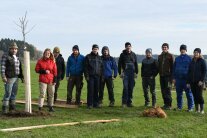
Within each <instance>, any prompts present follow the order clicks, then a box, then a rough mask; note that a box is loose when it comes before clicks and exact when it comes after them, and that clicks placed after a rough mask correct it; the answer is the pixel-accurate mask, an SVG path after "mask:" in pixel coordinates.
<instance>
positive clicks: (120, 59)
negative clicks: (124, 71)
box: [118, 54, 122, 75]
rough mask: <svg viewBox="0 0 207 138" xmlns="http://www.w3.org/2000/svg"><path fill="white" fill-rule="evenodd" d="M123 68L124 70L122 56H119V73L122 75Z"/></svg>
mask: <svg viewBox="0 0 207 138" xmlns="http://www.w3.org/2000/svg"><path fill="white" fill-rule="evenodd" d="M121 68H122V54H120V56H119V61H118V73H119V75H121Z"/></svg>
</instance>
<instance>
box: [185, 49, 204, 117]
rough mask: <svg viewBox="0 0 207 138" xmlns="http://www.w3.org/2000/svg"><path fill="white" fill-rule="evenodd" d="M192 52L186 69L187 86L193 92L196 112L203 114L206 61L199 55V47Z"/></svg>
mask: <svg viewBox="0 0 207 138" xmlns="http://www.w3.org/2000/svg"><path fill="white" fill-rule="evenodd" d="M193 54H194V56H193V59H192V61H191V63H190V66H189V71H188V79H187V87H188V88H191V90H192V92H193V97H194V103H195V109H196V112H200V113H201V114H204V98H203V83H204V81H205V75H206V61H205V60H204V59H203V57H202V55H201V49H200V48H196V49H195V50H194V53H193Z"/></svg>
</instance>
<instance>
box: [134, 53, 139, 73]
mask: <svg viewBox="0 0 207 138" xmlns="http://www.w3.org/2000/svg"><path fill="white" fill-rule="evenodd" d="M134 58H135V63H134V66H135V73H136V74H138V72H139V69H138V63H137V56H136V54H134Z"/></svg>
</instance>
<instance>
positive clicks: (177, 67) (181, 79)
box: [173, 44, 194, 112]
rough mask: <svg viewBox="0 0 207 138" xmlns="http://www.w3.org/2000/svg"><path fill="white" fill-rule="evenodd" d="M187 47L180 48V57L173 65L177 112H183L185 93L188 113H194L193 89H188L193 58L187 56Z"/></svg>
mask: <svg viewBox="0 0 207 138" xmlns="http://www.w3.org/2000/svg"><path fill="white" fill-rule="evenodd" d="M186 52H187V46H186V45H184V44H182V45H181V46H180V55H179V56H178V57H176V58H175V62H174V65H173V84H174V86H175V87H176V94H177V108H175V110H179V111H180V110H182V108H183V91H185V93H186V97H187V103H188V104H187V106H188V110H187V111H188V112H191V111H193V106H194V101H193V94H192V91H191V89H189V88H187V87H186V86H187V85H186V81H187V78H188V71H189V65H190V63H191V60H192V59H191V57H190V56H188V55H187V53H186Z"/></svg>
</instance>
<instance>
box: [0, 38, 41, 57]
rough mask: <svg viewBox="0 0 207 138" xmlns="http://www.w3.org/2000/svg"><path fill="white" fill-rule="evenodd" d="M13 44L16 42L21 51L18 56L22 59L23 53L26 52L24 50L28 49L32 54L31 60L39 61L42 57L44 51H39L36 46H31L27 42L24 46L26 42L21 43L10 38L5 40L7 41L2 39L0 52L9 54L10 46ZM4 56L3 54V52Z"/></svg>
mask: <svg viewBox="0 0 207 138" xmlns="http://www.w3.org/2000/svg"><path fill="white" fill-rule="evenodd" d="M12 42H16V44H17V46H18V48H19V51H18V56H19V57H20V58H22V57H23V52H24V50H25V49H24V48H25V47H26V50H27V51H29V52H30V59H31V60H37V59H39V58H40V57H41V56H42V51H40V50H38V49H37V48H36V47H35V46H34V45H32V44H29V43H27V42H25V46H24V42H23V41H20V40H15V39H9V38H5V39H3V38H2V39H1V41H0V51H3V52H8V50H9V46H10V44H11V43H12ZM1 54H2V52H1Z"/></svg>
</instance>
